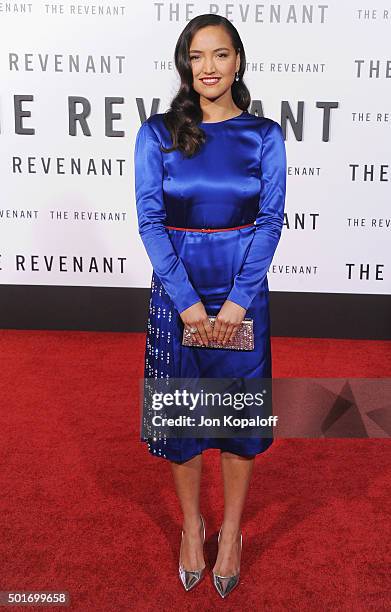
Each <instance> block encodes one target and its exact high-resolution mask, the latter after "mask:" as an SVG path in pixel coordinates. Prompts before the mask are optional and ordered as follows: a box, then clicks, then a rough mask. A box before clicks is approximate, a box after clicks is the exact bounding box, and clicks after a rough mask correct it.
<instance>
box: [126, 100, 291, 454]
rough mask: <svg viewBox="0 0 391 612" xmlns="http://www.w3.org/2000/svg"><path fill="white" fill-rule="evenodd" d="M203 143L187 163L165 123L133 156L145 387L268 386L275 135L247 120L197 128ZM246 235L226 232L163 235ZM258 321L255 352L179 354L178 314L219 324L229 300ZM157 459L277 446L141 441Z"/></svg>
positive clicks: (281, 150)
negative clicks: (207, 381) (233, 380)
mask: <svg viewBox="0 0 391 612" xmlns="http://www.w3.org/2000/svg"><path fill="white" fill-rule="evenodd" d="M199 125H200V127H201V128H202V129H203V130H204V131H205V133H206V136H207V140H206V142H205V144H204V145H203V146H202V147H201V149H200V150H199V151H198V153H196V154H195V155H194V156H193V157H190V158H186V157H185V156H183V155H182V153H181V152H179V151H178V150H175V151H172V152H170V153H164V152H162V151H161V150H160V144H162V145H163V146H165V147H170V146H172V141H171V137H170V133H169V131H168V130H167V128H166V126H165V125H164V122H163V113H157V114H155V115H152V116H151V117H149V118H148V119H147V120H146V121H144V123H142V125H141V126H140V128H139V130H138V132H137V136H136V141H135V149H134V168H135V195H136V207H137V217H138V226H139V227H138V229H139V234H140V236H141V239H142V242H143V244H144V246H145V249H146V251H147V254H148V257H149V259H150V261H151V263H152V267H153V273H152V280H151V294H150V301H149V314H148V323H147V336H146V346H145V369H144V377H145V378H168V377H175V378H180V377H184V378H198V377H199V378H201V377H206V378H224V377H246V378H251V377H253V378H255V377H256V378H258V377H259V378H260V377H265V378H271V377H272V371H271V346H270V317H269V295H268V294H269V288H268V281H267V276H266V274H267V271H268V268H269V266H270V263H271V261H272V258H273V255H274V252H275V250H276V247H277V244H278V242H279V239H280V235H281V231H282V226H283V220H284V207H285V193H286V151H285V142H284V137H283V134H282V130H281V126H280V125H279V124H278V123H277V122H275V121H273V120H272V119H269V118H265V117H257V116H255V115H252V114H251V113H249V112H248V111H243V112H242V113H241V114H240V115H238V116H236V117H233V118H230V119H227V120H225V121H219V122H216V123H208V122H201V123H200V124H199ZM249 223H251V224H252V225H251V226H250V227H246V228H242V229H233V230H230V231H224V232H223V231H222V232H210V233H208V232H205V233H202V232H195V231H183V230H175V229H168V228H166V227H165V226H166V225H171V226H175V227H181V228H192V229H194V228H227V227H236V226H239V225H246V224H249ZM227 299H229V300H231V301H233V302H235V303H236V304H239V305H240V306H243V307H244V308H246V309H247V310H246V313H245V316H246V317H251V318H253V319H254V339H255V348H254V350H253V351H236V350H229V349H220V348H219V349H216V348H215V349H213V348H209V347H200V348H198V347H188V346H183V345H182V344H181V342H182V335H183V328H184V325H183V322H182V319H181V318H180V316H179V313H180V312H182V311H183V310H185V309H186V308H188V307H189V306H191V305H192V304H195V303H196V302H198V301H202V302H203V304H204V306H205V309H206V312H207V314H208V315H217V314H218V312H219V310H220V308H221V307H222V305H223V303H224V301H225V300H227ZM141 440H142V441H144V442H147V444H148V450H149V452H150V453H151V454H153V455H154V456H157V457H163V458H165V459H169V460H172V461H179V462H182V461H187V460H188V459H190V458H192V457H194V456H195V455H197V454H199V453H201V452H202V451H203V450H204V449H207V448H219V449H220V450H221V451H230V452H232V453H235V454H238V455H242V456H254V455H256V454H259V453H262V452H263V451H265V450H266V449H267V448H268V447H269V446H270V445H271V444H272V442H273V438H179V437H178V438H170V437H163V438H150V437H148V438H143V437H142V436H141Z"/></svg>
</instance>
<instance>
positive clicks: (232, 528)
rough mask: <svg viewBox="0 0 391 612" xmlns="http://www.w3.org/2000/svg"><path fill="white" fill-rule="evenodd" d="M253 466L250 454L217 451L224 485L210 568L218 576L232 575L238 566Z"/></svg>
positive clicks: (252, 458)
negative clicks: (215, 549) (220, 520)
mask: <svg viewBox="0 0 391 612" xmlns="http://www.w3.org/2000/svg"><path fill="white" fill-rule="evenodd" d="M253 466H254V457H242V456H240V455H235V454H234V453H229V452H226V451H222V452H221V471H222V476H223V484H224V519H223V524H222V527H221V536H220V542H219V547H218V554H217V559H216V562H215V565H214V567H213V571H214V573H215V574H219V575H220V576H230V575H232V574H236V573H237V572H238V570H239V567H240V531H241V518H242V512H243V508H244V503H245V500H246V496H247V491H248V488H249V484H250V479H251V474H252V470H253Z"/></svg>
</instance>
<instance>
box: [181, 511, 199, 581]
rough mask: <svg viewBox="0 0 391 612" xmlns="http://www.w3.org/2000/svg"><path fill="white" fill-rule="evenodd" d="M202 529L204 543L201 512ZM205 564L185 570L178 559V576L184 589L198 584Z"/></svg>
mask: <svg viewBox="0 0 391 612" xmlns="http://www.w3.org/2000/svg"><path fill="white" fill-rule="evenodd" d="M200 517H201V523H202V529H203V544H204V543H205V521H204V517H203V516H202V514H200ZM182 539H183V530H182ZM205 567H206V566H205V565H204V567H202V568H201V569H198V570H186V569H185V568H184V567H183V565H182V564H181V562H180V561H179V578H180V581H181V582H182V584H183V586H184V587H185V590H186V591H190V589H193V588H194V587H195V586H196V584H198V583H199V582H200V581H201V579H202V578H203V576H204V572H205Z"/></svg>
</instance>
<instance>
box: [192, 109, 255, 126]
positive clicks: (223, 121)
mask: <svg viewBox="0 0 391 612" xmlns="http://www.w3.org/2000/svg"><path fill="white" fill-rule="evenodd" d="M246 113H247V111H246V110H244V111H242V112H241V113H240V114H239V115H235V117H230V118H229V119H223V120H222V121H201V122H200V124H201V125H220V123H227V122H228V121H233V120H234V119H239V117H242V116H243V115H245V114H246Z"/></svg>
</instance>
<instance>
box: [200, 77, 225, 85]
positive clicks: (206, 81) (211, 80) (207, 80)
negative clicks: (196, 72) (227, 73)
mask: <svg viewBox="0 0 391 612" xmlns="http://www.w3.org/2000/svg"><path fill="white" fill-rule="evenodd" d="M220 78H221V77H213V78H212V77H210V78H205V79H200V80H201V81H202V82H203V84H204V85H207V86H208V87H211V86H213V85H216V83H218V82H219V81H220Z"/></svg>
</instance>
